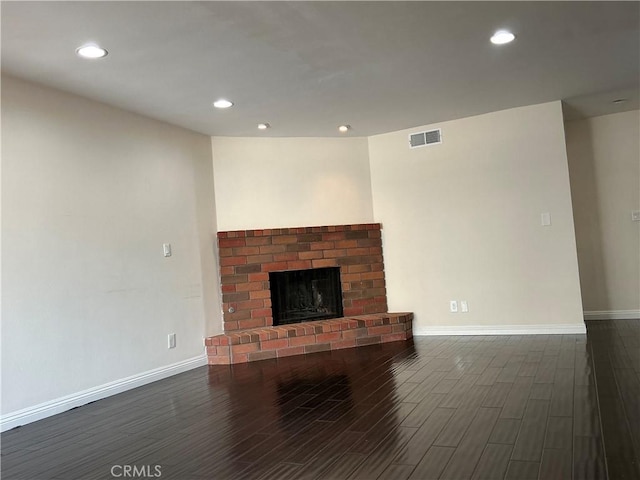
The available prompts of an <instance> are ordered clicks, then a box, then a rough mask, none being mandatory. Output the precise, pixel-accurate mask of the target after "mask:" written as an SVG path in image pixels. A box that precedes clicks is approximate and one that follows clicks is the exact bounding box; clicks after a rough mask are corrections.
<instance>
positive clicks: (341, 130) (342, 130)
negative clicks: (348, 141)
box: [338, 125, 351, 133]
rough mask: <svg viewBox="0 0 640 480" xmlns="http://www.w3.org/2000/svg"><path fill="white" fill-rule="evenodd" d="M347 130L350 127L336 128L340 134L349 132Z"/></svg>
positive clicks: (341, 126)
mask: <svg viewBox="0 0 640 480" xmlns="http://www.w3.org/2000/svg"><path fill="white" fill-rule="evenodd" d="M349 129H351V125H340V126H339V127H338V131H339V132H341V133H346V132H348V131H349Z"/></svg>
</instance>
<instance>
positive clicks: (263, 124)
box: [258, 123, 271, 130]
mask: <svg viewBox="0 0 640 480" xmlns="http://www.w3.org/2000/svg"><path fill="white" fill-rule="evenodd" d="M269 127H271V125H269V124H268V123H259V124H258V130H266V129H267V128H269Z"/></svg>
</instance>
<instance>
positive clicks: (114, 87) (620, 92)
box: [1, 1, 640, 136]
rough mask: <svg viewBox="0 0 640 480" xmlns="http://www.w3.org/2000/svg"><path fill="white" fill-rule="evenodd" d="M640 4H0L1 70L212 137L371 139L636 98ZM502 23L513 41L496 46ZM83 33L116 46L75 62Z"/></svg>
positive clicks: (577, 111) (584, 110)
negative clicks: (469, 119) (266, 126)
mask: <svg viewBox="0 0 640 480" xmlns="http://www.w3.org/2000/svg"><path fill="white" fill-rule="evenodd" d="M639 7H640V3H638V2H610V1H605V2H481V1H475V2H346V1H342V2H49V1H47V2H6V1H5V2H2V12H1V13H2V70H3V72H4V73H8V74H10V75H13V76H17V77H21V78H24V79H27V80H31V81H35V82H38V83H42V84H45V85H49V86H52V87H55V88H59V89H61V90H65V91H69V92H73V93H76V94H78V95H82V96H85V97H89V98H92V99H95V100H98V101H101V102H104V103H107V104H111V105H115V106H118V107H121V108H124V109H127V110H130V111H134V112H138V113H141V114H143V115H146V116H149V117H152V118H156V119H160V120H163V121H166V122H168V123H172V124H175V125H180V126H182V127H185V128H188V129H191V130H194V131H197V132H202V133H205V134H208V135H232V136H258V135H264V136H338V135H339V134H338V133H337V130H336V127H337V126H338V125H340V124H350V125H352V127H353V128H352V130H351V132H350V133H349V134H348V135H352V136H363V135H372V134H377V133H382V132H388V131H394V130H400V129H404V128H410V127H414V126H418V125H423V124H428V123H436V122H440V121H445V120H451V119H455V118H462V117H466V116H470V115H476V114H481V113H486V112H490V111H496V110H501V109H506V108H511V107H516V106H522V105H529V104H535V103H542V102H547V101H552V100H565V101H566V104H567V106H568V107H567V109H566V112H567V113H568V114H569V115H571V116H572V117H576V116H581V115H588V116H591V115H600V114H606V113H613V112H616V111H623V110H630V109H635V108H638V90H639V85H638V83H639V78H640V73H639V60H640V33H639V30H640V28H639V27H640V8H639ZM500 28H508V29H511V30H512V31H513V32H514V33H515V34H516V35H517V38H516V41H515V42H513V43H512V44H509V45H504V46H499V47H498V46H495V45H492V44H491V43H490V42H489V37H490V36H491V34H492V33H493V32H494V31H495V30H497V29H500ZM89 41H92V42H97V43H99V44H100V45H102V46H104V47H105V48H107V49H108V50H109V55H108V56H107V57H106V58H104V59H102V60H93V61H87V60H83V59H80V58H78V57H77V56H76V55H75V49H76V48H77V47H79V46H80V45H82V44H84V43H87V42H89ZM620 96H623V97H625V98H628V99H629V100H628V101H627V102H625V103H624V104H621V105H614V104H613V103H612V101H613V100H614V99H616V98H619V97H620ZM219 97H225V98H228V99H230V100H232V101H233V102H235V106H234V107H233V108H231V109H228V110H224V111H221V110H214V109H213V108H212V107H211V103H212V101H213V100H215V99H217V98H219ZM260 122H268V123H270V124H271V125H272V128H271V129H270V130H268V131H265V132H259V131H258V130H257V128H256V125H257V124H258V123H260Z"/></svg>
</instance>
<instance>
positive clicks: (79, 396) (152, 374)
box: [0, 355, 207, 432]
mask: <svg viewBox="0 0 640 480" xmlns="http://www.w3.org/2000/svg"><path fill="white" fill-rule="evenodd" d="M206 364H207V357H206V355H199V356H197V357H193V358H189V359H187V360H183V361H181V362H177V363H174V364H171V365H167V366H166V367H160V368H155V369H153V370H148V371H146V372H142V373H139V374H137V375H132V376H130V377H126V378H122V379H120V380H115V381H113V382H109V383H105V384H103V385H98V386H97V387H93V388H89V389H87V390H83V391H81V392H77V393H73V394H71V395H67V396H65V397H61V398H57V399H55V400H51V401H48V402H44V403H40V404H39V405H34V406H33V407H28V408H24V409H22V410H18V411H15V412H11V413H8V414H6V415H2V419H1V420H0V431H2V432H4V431H5V430H9V429H11V428H15V427H18V426H20V425H26V424H27V423H31V422H35V421H36V420H41V419H43V418H46V417H50V416H52V415H56V414H58V413H62V412H66V411H67V410H70V409H72V408H75V407H79V406H81V405H86V404H87V403H89V402H94V401H96V400H100V399H101V398H105V397H110V396H111V395H116V394H118V393H122V392H124V391H127V390H131V389H132V388H136V387H141V386H142V385H146V384H147V383H151V382H155V381H157V380H162V379H163V378H167V377H170V376H172V375H176V374H178V373H183V372H186V371H188V370H191V369H193V368H197V367H201V366H203V365H206Z"/></svg>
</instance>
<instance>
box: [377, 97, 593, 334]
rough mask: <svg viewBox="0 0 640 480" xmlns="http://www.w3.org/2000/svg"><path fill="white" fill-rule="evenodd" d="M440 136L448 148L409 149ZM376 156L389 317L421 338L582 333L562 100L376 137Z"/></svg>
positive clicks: (436, 146) (378, 216)
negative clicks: (423, 137)
mask: <svg viewBox="0 0 640 480" xmlns="http://www.w3.org/2000/svg"><path fill="white" fill-rule="evenodd" d="M435 127H440V128H442V136H443V144H442V145H434V146H428V147H423V148H417V149H412V150H411V149H409V148H408V139H407V136H408V134H409V133H412V132H416V131H420V130H423V129H428V128H435ZM369 154H370V159H371V178H372V191H373V206H374V217H375V220H376V221H377V222H381V223H382V224H383V240H384V244H383V247H384V256H385V270H386V279H387V289H388V297H389V308H390V310H395V311H404V310H409V311H413V312H415V321H414V329H415V330H414V331H417V332H418V333H420V332H427V331H434V327H447V328H453V329H454V330H455V329H456V328H458V327H462V326H471V327H473V326H484V327H486V326H493V327H496V328H497V329H498V330H500V329H501V328H502V329H504V328H506V327H504V326H526V325H528V326H531V325H536V326H537V327H536V328H537V329H538V330H539V329H540V328H542V330H543V331H544V330H545V329H546V330H548V331H549V332H551V331H559V329H562V328H565V327H566V328H567V329H568V331H583V329H584V325H583V321H582V309H581V305H580V285H579V280H578V266H577V259H576V247H575V239H574V226H573V217H572V209H571V197H570V189H569V176H568V169H567V158H566V153H565V143H564V130H563V123H562V111H561V105H560V102H554V103H548V104H543V105H535V106H529V107H523V108H516V109H512V110H506V111H501V112H495V113H490V114H486V115H481V116H477V117H471V118H465V119H461V120H456V121H451V122H443V123H441V124H437V125H430V126H425V127H419V128H415V129H411V130H405V131H399V132H393V133H388V134H384V135H378V136H374V137H371V138H369ZM543 212H549V213H550V214H551V219H552V226H549V227H542V226H541V222H540V216H541V213H543ZM453 299H455V300H467V301H468V303H469V308H470V311H469V313H455V314H454V313H449V300H453ZM541 326H542V327H541ZM519 328H521V327H519ZM461 330H464V328H462V329H461ZM507 330H508V328H507ZM484 331H485V332H486V331H487V330H486V328H485V330H484Z"/></svg>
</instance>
